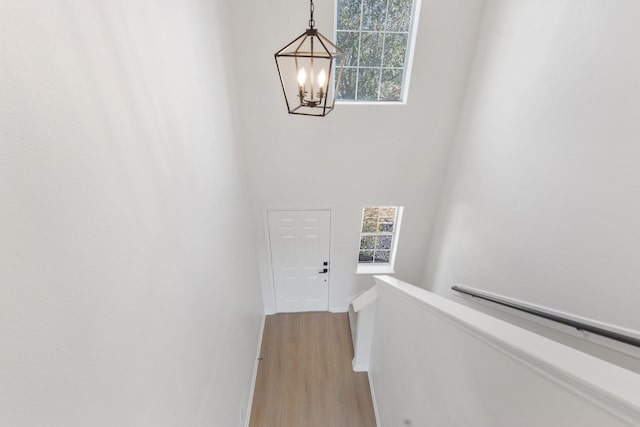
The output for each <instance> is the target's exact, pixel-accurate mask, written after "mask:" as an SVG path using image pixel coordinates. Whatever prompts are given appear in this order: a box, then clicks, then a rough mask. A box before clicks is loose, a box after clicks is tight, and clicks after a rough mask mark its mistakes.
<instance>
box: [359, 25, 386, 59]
mask: <svg viewBox="0 0 640 427" xmlns="http://www.w3.org/2000/svg"><path fill="white" fill-rule="evenodd" d="M382 41H383V36H382V33H362V41H361V42H360V64H358V65H359V66H360V67H379V66H380V64H382Z"/></svg>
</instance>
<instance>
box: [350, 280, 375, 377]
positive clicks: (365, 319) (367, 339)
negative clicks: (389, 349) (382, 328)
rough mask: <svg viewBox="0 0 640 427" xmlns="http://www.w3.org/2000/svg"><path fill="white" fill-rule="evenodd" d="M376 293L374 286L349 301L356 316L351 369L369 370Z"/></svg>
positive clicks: (357, 370) (358, 370)
mask: <svg viewBox="0 0 640 427" xmlns="http://www.w3.org/2000/svg"><path fill="white" fill-rule="evenodd" d="M377 299H378V293H377V291H376V288H375V286H374V287H372V288H370V289H368V290H367V291H365V292H363V293H361V294H360V295H358V296H357V297H356V298H354V299H353V301H352V302H351V306H352V307H353V311H354V312H355V315H356V316H357V320H356V322H355V323H356V331H355V337H354V340H353V370H354V371H355V372H366V371H368V370H369V360H370V358H371V343H372V340H373V328H374V323H375V317H376V304H375V302H376V300H377Z"/></svg>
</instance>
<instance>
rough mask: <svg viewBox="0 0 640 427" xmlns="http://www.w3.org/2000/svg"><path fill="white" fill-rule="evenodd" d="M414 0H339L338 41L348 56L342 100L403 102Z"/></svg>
mask: <svg viewBox="0 0 640 427" xmlns="http://www.w3.org/2000/svg"><path fill="white" fill-rule="evenodd" d="M414 1H418V0H338V13H337V14H336V19H337V23H336V29H337V31H336V44H337V45H338V46H339V47H340V49H342V50H343V51H344V52H345V54H346V60H345V63H344V68H343V70H342V78H341V80H340V87H339V91H338V93H337V99H339V100H343V101H364V102H371V101H374V102H376V101H402V100H403V87H404V85H405V76H406V70H407V62H408V52H409V45H410V43H411V32H412V30H411V29H412V27H413V26H412V17H413V11H414Z"/></svg>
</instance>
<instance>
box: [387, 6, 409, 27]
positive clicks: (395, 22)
mask: <svg viewBox="0 0 640 427" xmlns="http://www.w3.org/2000/svg"><path fill="white" fill-rule="evenodd" d="M412 6H413V0H389V12H388V13H387V31H409V26H410V23H411V12H412Z"/></svg>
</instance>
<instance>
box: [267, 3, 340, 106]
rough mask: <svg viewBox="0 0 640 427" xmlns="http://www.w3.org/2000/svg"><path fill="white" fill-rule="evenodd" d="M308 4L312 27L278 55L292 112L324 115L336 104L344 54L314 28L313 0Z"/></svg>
mask: <svg viewBox="0 0 640 427" xmlns="http://www.w3.org/2000/svg"><path fill="white" fill-rule="evenodd" d="M309 3H310V18H309V28H308V29H307V30H306V31H305V32H304V33H302V34H301V35H300V36H298V37H297V38H296V39H295V40H293V41H292V42H291V43H289V44H288V45H286V46H285V47H283V48H282V49H280V50H279V51H278V52H276V54H275V58H276V65H277V67H278V74H279V75H280V83H281V84H282V91H283V92H284V98H285V101H286V103H287V109H288V110H289V113H290V114H302V115H306V116H320V117H322V116H326V115H327V114H329V113H330V112H331V111H332V110H333V108H334V106H335V102H336V91H337V90H338V84H339V82H340V76H341V74H342V64H343V61H344V53H343V52H342V51H341V50H340V49H339V48H338V47H337V46H336V45H335V44H333V42H331V41H330V40H329V39H327V38H326V37H325V36H323V35H322V34H320V33H319V32H318V30H316V29H315V20H314V19H313V12H314V5H313V0H310V2H309ZM336 71H337V76H335V81H334V73H335V72H336Z"/></svg>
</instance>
